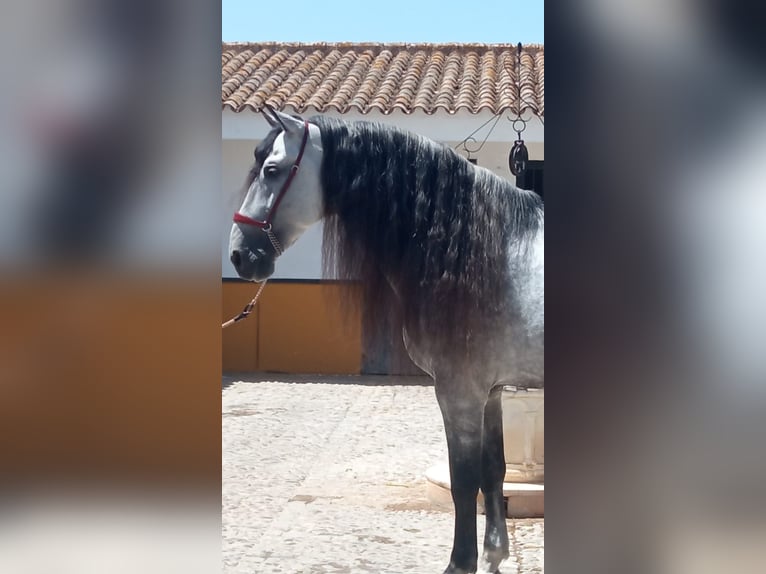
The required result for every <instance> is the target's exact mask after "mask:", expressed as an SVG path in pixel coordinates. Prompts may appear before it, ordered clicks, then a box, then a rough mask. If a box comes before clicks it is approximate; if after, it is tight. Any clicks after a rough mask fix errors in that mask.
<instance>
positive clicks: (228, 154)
mask: <svg viewBox="0 0 766 574" xmlns="http://www.w3.org/2000/svg"><path fill="white" fill-rule="evenodd" d="M307 115H310V114H307ZM328 115H336V116H337V115H338V114H328ZM490 117H492V116H491V114H489V113H488V112H487V113H486V114H478V115H473V114H469V113H467V112H464V113H457V114H454V115H449V114H434V115H432V116H428V115H426V114H425V113H420V114H412V115H410V116H408V115H405V114H403V113H392V114H390V115H383V114H380V113H376V114H373V113H370V114H367V115H362V114H345V115H343V118H344V119H366V120H374V121H383V122H386V123H392V124H394V125H397V126H399V127H401V128H404V129H408V130H411V131H414V132H417V133H420V134H423V135H425V136H427V137H431V138H432V139H435V140H437V141H442V142H445V143H447V144H448V145H450V146H451V147H453V148H454V147H455V146H456V145H457V143H458V142H460V141H461V140H463V139H464V138H465V137H467V136H468V135H469V134H471V132H473V131H474V130H475V129H476V128H478V127H479V126H481V124H483V123H484V122H486V121H487V120H488V119H489V118H490ZM490 126H491V123H490V124H489V125H488V126H486V127H485V129H484V130H482V131H481V132H479V133H477V134H476V135H475V136H474V137H475V138H476V139H477V140H478V141H479V142H481V141H482V139H483V138H484V136H485V135H486V130H488V128H489V127H490ZM268 130H269V126H268V124H267V123H266V121H265V120H264V119H263V118H262V117H261V115H260V114H255V113H252V112H241V113H239V114H235V113H233V112H230V111H224V112H223V142H222V154H223V157H222V173H223V175H222V188H223V195H224V204H225V209H224V215H223V221H222V222H221V226H222V234H221V241H222V243H221V261H222V275H223V277H236V276H237V274H236V272H235V271H234V268H233V267H232V265H231V262H230V261H229V255H228V243H229V230H230V229H231V215H232V214H233V213H234V212H235V211H236V210H237V209H238V208H239V204H240V202H241V200H242V193H243V191H242V184H243V182H244V179H245V176H246V175H247V172H248V170H249V169H250V166H251V164H252V161H253V150H254V149H255V146H256V145H257V143H258V141H259V139H260V138H261V137H263V135H264V134H266V133H267V132H268ZM543 136H544V130H543V126H542V124H541V123H540V122H539V120H537V119H532V120H531V121H530V122H529V123H528V124H527V129H526V130H525V132H524V134H523V137H524V140H525V142H526V144H527V148H528V149H529V158H530V159H533V160H542V159H544V144H543ZM515 139H516V133H515V132H514V131H513V128H512V126H511V122H510V121H508V120H506V119H505V118H501V119H500V121H499V122H498V124H497V126H496V128H495V129H494V130H493V132H492V134H491V135H490V137H489V139H488V140H487V142H486V143H485V144H484V146H483V147H482V149H481V150H480V151H479V152H477V153H475V154H474V155H473V157H475V158H476V159H477V160H478V163H479V165H481V166H484V167H486V168H488V169H491V170H492V171H494V172H495V173H497V174H498V175H500V176H501V177H505V178H506V179H508V180H511V181H514V179H515V178H514V176H513V175H511V172H510V170H509V168H508V153H509V152H510V150H511V146H512V145H513V141H514V140H515ZM478 145H479V144H471V148H472V149H475V148H476V147H478ZM460 153H461V155H467V154H466V153H465V152H464V151H462V150H461V151H460ZM321 249H322V226H321V223H320V224H317V225H315V226H314V227H312V228H311V229H309V230H308V231H307V232H306V233H305V234H304V235H303V237H301V238H300V239H299V240H298V242H297V243H296V244H295V245H293V246H292V247H291V248H290V249H289V250H288V251H287V252H285V254H284V255H282V256H281V257H280V258H279V259H278V260H277V265H276V270H275V272H274V278H275V279H321V278H322V274H321Z"/></svg>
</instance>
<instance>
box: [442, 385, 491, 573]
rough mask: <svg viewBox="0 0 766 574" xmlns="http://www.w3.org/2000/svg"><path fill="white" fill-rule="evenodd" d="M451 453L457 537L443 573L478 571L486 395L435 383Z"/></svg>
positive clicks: (459, 387) (451, 478) (456, 386)
mask: <svg viewBox="0 0 766 574" xmlns="http://www.w3.org/2000/svg"><path fill="white" fill-rule="evenodd" d="M436 397H437V399H438V401H439V407H440V408H441V412H442V417H443V418H444V430H445V431H446V434H447V448H448V451H449V468H450V482H451V490H452V502H453V503H454V505H455V535H454V540H453V544H452V556H451V557H450V563H449V566H448V567H447V569H446V570H445V571H444V574H469V573H473V572H476V565H477V561H478V551H477V547H476V496H477V495H478V493H479V486H480V483H481V435H482V421H483V417H484V403H485V402H486V396H484V397H482V396H481V395H480V394H476V395H470V394H468V393H466V392H465V389H464V388H461V386H459V385H454V384H450V383H440V381H439V380H438V379H437V381H436Z"/></svg>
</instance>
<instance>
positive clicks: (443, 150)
mask: <svg viewBox="0 0 766 574" xmlns="http://www.w3.org/2000/svg"><path fill="white" fill-rule="evenodd" d="M310 121H311V122H312V123H314V124H316V125H317V126H319V128H320V131H321V138H322V146H323V150H324V151H323V159H322V169H321V172H322V173H321V180H322V181H321V183H322V193H323V197H324V206H325V224H324V242H323V267H324V270H325V273H326V274H328V275H330V276H334V277H336V278H339V279H345V280H351V281H360V282H361V289H357V290H356V291H351V292H350V293H349V299H348V302H349V303H350V304H351V305H361V308H362V309H363V312H364V313H365V314H366V317H367V320H369V321H372V324H377V322H378V321H382V320H383V319H384V318H390V317H391V315H392V313H393V314H396V315H397V317H396V318H397V319H398V320H399V321H401V322H403V324H404V325H406V326H407V329H408V332H409V333H411V334H412V335H413V336H422V335H425V334H427V335H428V336H429V337H431V339H432V340H433V339H434V338H437V339H439V341H440V342H441V344H443V345H447V346H448V347H447V348H448V349H454V350H456V351H457V350H459V348H460V347H462V346H464V345H465V344H466V342H467V340H468V339H470V333H471V332H472V331H473V330H474V329H477V328H481V329H487V328H491V326H492V325H493V324H494V323H495V322H497V321H499V320H504V319H503V318H506V319H507V317H508V313H509V312H510V313H512V312H513V310H511V309H508V308H507V306H508V301H509V299H510V297H509V290H511V289H513V283H512V281H511V276H510V273H511V272H510V267H509V261H510V257H511V256H512V255H513V254H512V253H511V252H510V250H512V249H518V250H521V251H523V250H524V249H526V246H527V245H528V243H529V239H530V238H531V237H533V236H534V235H535V233H536V232H537V230H538V229H539V228H540V226H541V225H542V212H543V205H542V200H541V199H540V198H539V196H537V195H536V194H535V193H533V192H530V191H525V190H521V189H518V188H517V187H515V186H514V185H512V184H511V183H510V182H509V181H507V180H505V179H503V178H501V177H498V176H496V175H494V174H493V173H491V172H490V171H488V170H485V169H483V168H479V167H476V166H474V165H473V164H471V163H470V162H469V161H467V160H466V159H465V158H463V157H461V156H460V155H458V154H457V153H455V152H454V151H453V150H452V149H451V148H449V147H448V146H445V145H441V144H438V143H436V142H433V141H431V140H429V139H427V138H424V137H422V136H419V135H416V134H413V133H409V132H406V131H403V130H400V129H397V128H393V127H391V126H387V125H385V124H377V123H371V122H346V121H341V120H337V119H334V118H328V117H325V116H316V117H313V118H311V120H310ZM521 251H519V253H520V252H521ZM391 287H393V288H394V290H395V292H396V297H392V290H391ZM354 292H355V293H357V294H358V295H359V297H357V298H354V297H352V296H351V293H354Z"/></svg>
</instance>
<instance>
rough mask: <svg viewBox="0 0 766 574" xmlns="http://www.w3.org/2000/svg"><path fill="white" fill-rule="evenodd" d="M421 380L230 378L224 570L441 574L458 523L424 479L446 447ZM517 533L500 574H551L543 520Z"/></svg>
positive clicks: (519, 525) (518, 527)
mask: <svg viewBox="0 0 766 574" xmlns="http://www.w3.org/2000/svg"><path fill="white" fill-rule="evenodd" d="M423 381H427V379H421V378H394V377H319V376H315V377H294V376H289V377H283V376H279V375H271V374H270V375H264V376H263V377H262V378H261V377H259V376H252V377H251V378H250V379H249V380H239V379H238V378H230V377H225V378H224V384H223V387H224V388H223V469H222V473H223V558H224V572H225V573H226V574H230V573H231V574H233V573H245V572H246V573H256V572H257V573H271V572H279V573H285V574H293V573H300V574H325V573H327V574H331V573H337V574H340V573H344V574H345V573H348V574H357V573H364V572H369V573H375V574H384V573H391V574H405V573H413V574H420V573H422V574H441V572H442V571H443V570H444V568H445V566H446V565H447V562H448V561H449V553H450V548H451V541H452V514H451V512H446V511H444V510H440V509H438V508H435V507H434V506H433V505H431V504H430V503H429V502H428V499H427V498H426V490H425V478H424V473H425V471H426V469H428V468H429V467H430V466H432V465H433V464H435V463H439V462H444V461H445V460H446V451H447V447H446V440H445V438H444V431H443V426H442V421H441V415H440V414H439V409H438V406H437V404H436V399H435V397H434V391H433V387H432V386H426V385H424V384H423ZM478 521H479V528H478V531H479V536H483V531H484V517H483V516H479V517H478ZM508 529H509V532H510V536H511V558H510V559H509V560H508V561H507V562H506V563H505V564H504V565H503V566H502V568H501V571H502V572H503V574H512V573H518V574H521V573H528V572H542V571H543V521H542V520H510V519H509V520H508Z"/></svg>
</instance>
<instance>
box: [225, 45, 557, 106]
mask: <svg viewBox="0 0 766 574" xmlns="http://www.w3.org/2000/svg"><path fill="white" fill-rule="evenodd" d="M519 77H520V80H521V90H519V89H518V86H517V83H516V46H515V45H512V44H352V43H338V44H283V43H263V44H250V43H248V44H240V43H237V44H223V51H222V54H221V102H222V105H223V108H224V109H230V110H233V111H235V112H239V111H242V110H245V109H249V110H253V111H259V110H260V109H261V108H262V107H263V105H264V104H265V103H269V104H271V105H273V106H274V107H277V108H284V107H290V108H292V109H293V110H295V111H296V112H298V113H304V112H307V111H319V112H324V111H328V110H335V111H337V112H340V113H343V112H347V111H351V110H353V111H358V112H361V113H368V112H370V111H371V110H379V111H380V112H382V113H384V114H388V113H390V112H392V111H393V110H400V111H402V112H404V113H407V114H409V113H412V112H413V111H415V110H422V111H424V112H426V113H428V114H431V113H434V112H436V111H439V110H443V111H446V112H448V113H455V112H456V111H458V110H462V109H465V110H468V111H470V112H472V113H478V112H480V111H482V110H485V109H487V110H489V111H491V112H493V113H498V112H501V111H503V110H511V111H516V110H517V109H518V108H519V104H520V107H521V109H522V110H531V111H532V112H534V113H538V114H540V115H544V113H545V101H544V100H545V59H544V50H543V46H542V45H528V46H525V47H524V48H523V50H522V55H521V72H520V74H519Z"/></svg>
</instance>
